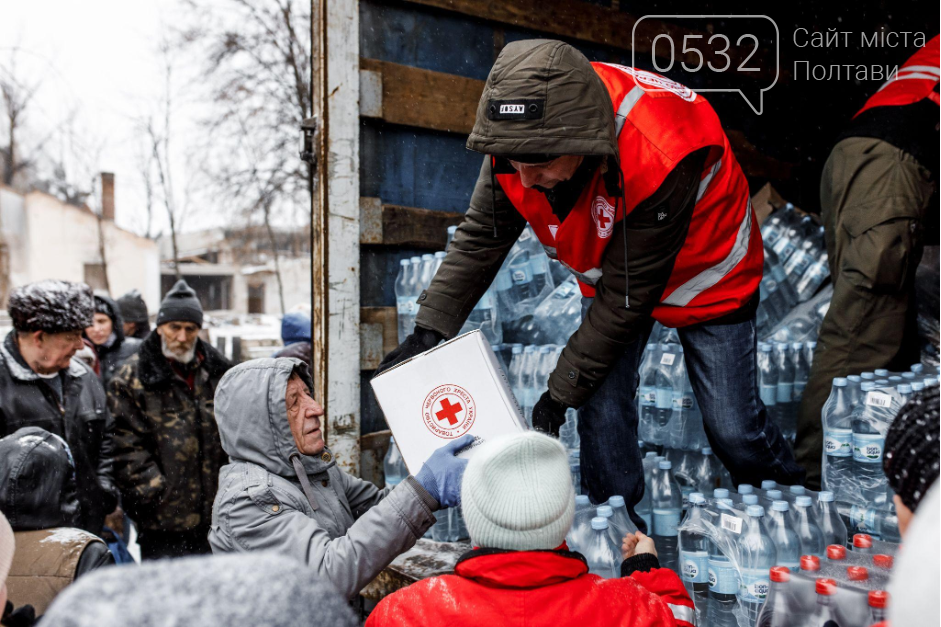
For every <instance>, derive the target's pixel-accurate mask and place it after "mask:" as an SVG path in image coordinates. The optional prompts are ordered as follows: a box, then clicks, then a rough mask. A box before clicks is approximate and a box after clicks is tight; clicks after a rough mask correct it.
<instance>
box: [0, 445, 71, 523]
mask: <svg viewBox="0 0 941 627" xmlns="http://www.w3.org/2000/svg"><path fill="white" fill-rule="evenodd" d="M0 510H2V511H3V513H4V515H5V516H6V517H7V519H8V520H9V521H10V526H11V527H13V530H14V531H31V530H35V529H50V528H52V527H74V526H75V525H76V524H77V520H78V497H77V495H76V492H75V463H74V461H73V460H72V453H71V451H70V450H69V446H68V444H66V443H65V440H63V439H62V438H60V437H59V436H57V435H53V434H52V433H49V432H48V431H46V430H45V429H40V428H39V427H23V428H22V429H19V430H18V431H16V432H15V433H13V434H12V435H8V436H7V437H5V438H3V439H0Z"/></svg>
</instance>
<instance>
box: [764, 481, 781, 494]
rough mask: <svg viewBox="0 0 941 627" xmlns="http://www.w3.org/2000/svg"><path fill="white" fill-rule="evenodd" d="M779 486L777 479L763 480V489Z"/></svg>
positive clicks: (772, 488)
mask: <svg viewBox="0 0 941 627" xmlns="http://www.w3.org/2000/svg"><path fill="white" fill-rule="evenodd" d="M777 487H778V482H777V481H775V480H774V479H765V480H764V481H762V482H761V489H762V490H765V491H766V492H767V491H768V490H774V489H775V488H777Z"/></svg>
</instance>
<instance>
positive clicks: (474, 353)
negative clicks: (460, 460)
mask: <svg viewBox="0 0 941 627" xmlns="http://www.w3.org/2000/svg"><path fill="white" fill-rule="evenodd" d="M371 385H372V389H373V391H374V392H375V393H376V399H377V400H378V401H379V406H380V407H381V408H382V413H383V414H385V417H386V422H388V423H389V428H390V429H392V435H393V436H394V437H395V443H396V445H398V447H399V450H400V451H401V452H402V457H403V458H405V464H406V465H407V466H408V470H409V472H410V473H411V474H413V475H414V474H416V473H417V472H418V471H419V469H421V465H422V464H423V463H424V462H425V460H427V459H428V458H429V457H430V456H431V454H432V453H433V452H434V451H435V450H436V449H438V448H440V447H441V446H443V445H445V444H447V443H448V442H450V441H452V440H454V439H457V438H459V437H461V436H462V435H464V434H466V433H470V434H471V435H473V436H474V438H475V439H474V443H473V444H472V445H471V446H470V447H469V448H466V449H464V450H463V451H461V453H460V454H459V455H460V457H466V458H469V457H470V456H471V455H472V454H473V449H475V448H476V447H477V446H479V445H480V444H483V443H484V442H485V441H487V440H488V439H490V438H493V437H496V436H499V435H504V434H510V433H520V432H522V431H526V430H527V429H528V427H527V425H526V421H525V420H524V419H523V415H522V412H521V411H520V408H519V405H518V404H517V403H516V398H515V397H514V396H513V393H512V392H511V391H510V384H509V381H508V380H507V378H506V374H505V373H504V372H503V368H501V367H500V362H499V361H498V360H497V357H496V355H494V354H493V350H492V349H491V348H490V345H489V344H488V343H487V341H486V339H485V338H484V335H483V334H482V333H481V332H480V331H471V332H470V333H465V334H464V335H461V336H459V337H456V338H454V339H453V340H451V341H449V342H445V343H444V344H441V345H439V346H436V347H435V348H432V349H431V350H429V351H426V352H424V353H422V354H421V355H417V356H415V357H413V358H411V359H409V360H407V361H404V362H402V363H401V364H398V365H397V366H395V367H393V368H390V369H389V370H386V371H385V372H383V373H382V374H380V375H378V376H376V377H375V378H374V379H373V380H372V381H371Z"/></svg>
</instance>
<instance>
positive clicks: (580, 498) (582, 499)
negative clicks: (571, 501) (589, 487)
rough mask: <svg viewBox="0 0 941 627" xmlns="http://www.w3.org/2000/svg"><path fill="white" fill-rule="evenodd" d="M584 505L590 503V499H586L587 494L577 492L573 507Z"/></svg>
mask: <svg viewBox="0 0 941 627" xmlns="http://www.w3.org/2000/svg"><path fill="white" fill-rule="evenodd" d="M586 505H591V501H589V500H588V495H587V494H579V495H576V497H575V507H585V506H586Z"/></svg>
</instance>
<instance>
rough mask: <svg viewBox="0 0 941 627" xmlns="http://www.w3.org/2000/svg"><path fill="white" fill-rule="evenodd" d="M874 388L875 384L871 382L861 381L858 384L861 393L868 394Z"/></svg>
mask: <svg viewBox="0 0 941 627" xmlns="http://www.w3.org/2000/svg"><path fill="white" fill-rule="evenodd" d="M874 387H876V384H875V383H874V382H873V381H863V382H862V383H860V384H859V389H860V390H862V391H863V392H868V391H869V390H871V389H872V388H874Z"/></svg>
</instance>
